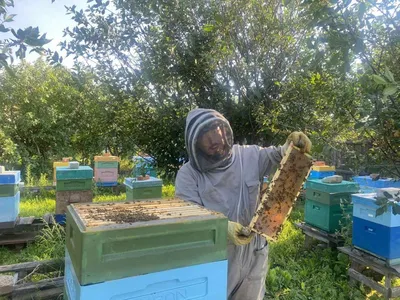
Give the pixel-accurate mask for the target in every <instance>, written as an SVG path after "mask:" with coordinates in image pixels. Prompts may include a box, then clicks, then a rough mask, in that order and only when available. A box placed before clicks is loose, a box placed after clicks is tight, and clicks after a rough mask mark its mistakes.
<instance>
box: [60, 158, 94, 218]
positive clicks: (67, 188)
mask: <svg viewBox="0 0 400 300" xmlns="http://www.w3.org/2000/svg"><path fill="white" fill-rule="evenodd" d="M71 163H72V162H71ZM76 164H77V163H76ZM56 179H57V182H56V191H57V192H56V214H57V215H60V214H61V215H64V214H65V212H66V207H67V206H68V205H69V204H71V203H77V202H92V200H93V193H92V180H93V169H92V168H90V167H88V166H79V167H78V168H76V169H73V168H71V167H57V171H56Z"/></svg>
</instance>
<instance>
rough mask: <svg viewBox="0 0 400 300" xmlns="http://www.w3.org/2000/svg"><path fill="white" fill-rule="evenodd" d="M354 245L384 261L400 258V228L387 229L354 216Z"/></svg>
mask: <svg viewBox="0 0 400 300" xmlns="http://www.w3.org/2000/svg"><path fill="white" fill-rule="evenodd" d="M352 238H353V245H354V246H356V247H358V248H361V249H363V250H366V251H368V252H371V253H372V254H375V255H377V256H379V257H382V258H384V259H389V260H394V259H399V258H400V227H387V226H383V225H381V224H377V223H373V222H370V221H367V220H364V219H360V218H357V217H354V216H353V237H352Z"/></svg>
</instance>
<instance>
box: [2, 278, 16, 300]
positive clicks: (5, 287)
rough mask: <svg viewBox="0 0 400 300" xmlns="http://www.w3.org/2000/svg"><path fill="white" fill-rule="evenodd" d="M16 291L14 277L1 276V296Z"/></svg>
mask: <svg viewBox="0 0 400 300" xmlns="http://www.w3.org/2000/svg"><path fill="white" fill-rule="evenodd" d="M13 289H14V276H11V275H0V296H2V295H7V294H10V293H12V291H13Z"/></svg>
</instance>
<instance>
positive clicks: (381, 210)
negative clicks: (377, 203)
mask: <svg viewBox="0 0 400 300" xmlns="http://www.w3.org/2000/svg"><path fill="white" fill-rule="evenodd" d="M386 210H387V205H385V206H382V207H379V208H378V209H377V210H376V214H375V217H378V216H380V215H383V214H384V213H385V212H386Z"/></svg>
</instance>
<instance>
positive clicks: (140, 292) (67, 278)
mask: <svg viewBox="0 0 400 300" xmlns="http://www.w3.org/2000/svg"><path fill="white" fill-rule="evenodd" d="M64 274H65V275H64V287H65V291H64V299H65V300H88V299H121V300H122V299H136V300H150V299H153V300H157V299H159V300H162V299H165V300H173V299H176V300H178V299H181V300H183V299H198V300H200V299H201V300H217V299H227V290H228V287H227V283H228V261H227V260H221V261H216V262H210V263H205V264H200V265H193V266H188V267H182V268H176V269H171V270H166V271H160V272H155V273H149V274H144V275H139V276H132V277H127V278H121V279H117V280H111V281H105V282H101V283H96V284H89V285H80V284H79V281H78V279H77V276H76V273H75V270H74V268H73V265H72V263H71V259H70V256H69V254H68V251H66V255H65V273H64Z"/></svg>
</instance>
